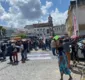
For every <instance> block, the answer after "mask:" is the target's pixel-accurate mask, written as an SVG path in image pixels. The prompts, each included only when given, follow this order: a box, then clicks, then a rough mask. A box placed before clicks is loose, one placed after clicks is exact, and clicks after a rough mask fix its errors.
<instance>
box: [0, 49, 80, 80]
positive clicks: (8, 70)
mask: <svg viewBox="0 0 85 80" xmlns="http://www.w3.org/2000/svg"><path fill="white" fill-rule="evenodd" d="M28 59H30V60H29V61H27V62H26V63H24V64H22V63H21V62H19V65H14V66H13V65H9V64H7V63H8V62H9V60H8V59H7V61H6V62H0V80H60V73H59V68H58V59H57V57H55V56H53V55H52V53H51V51H42V50H39V51H32V52H31V53H30V54H28ZM19 60H20V58H19ZM72 77H73V80H80V75H78V74H75V73H72ZM68 78H69V77H68V76H67V75H64V80H68Z"/></svg>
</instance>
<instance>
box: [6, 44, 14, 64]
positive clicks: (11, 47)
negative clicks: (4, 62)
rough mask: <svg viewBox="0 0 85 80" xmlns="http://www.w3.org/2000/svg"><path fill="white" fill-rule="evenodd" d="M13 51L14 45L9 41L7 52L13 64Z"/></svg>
mask: <svg viewBox="0 0 85 80" xmlns="http://www.w3.org/2000/svg"><path fill="white" fill-rule="evenodd" d="M12 52H13V46H12V45H11V43H9V44H8V48H7V53H8V54H9V60H10V62H9V64H13V59H12V55H13V53H12Z"/></svg>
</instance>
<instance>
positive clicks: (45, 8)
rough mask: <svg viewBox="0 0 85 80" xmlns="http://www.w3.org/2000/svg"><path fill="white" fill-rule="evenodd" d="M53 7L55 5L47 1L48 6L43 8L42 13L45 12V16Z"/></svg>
mask: <svg viewBox="0 0 85 80" xmlns="http://www.w3.org/2000/svg"><path fill="white" fill-rule="evenodd" d="M52 5H53V3H52V2H50V1H46V5H44V6H42V12H43V14H44V15H45V14H47V12H48V9H49V8H50V7H51V6H52Z"/></svg>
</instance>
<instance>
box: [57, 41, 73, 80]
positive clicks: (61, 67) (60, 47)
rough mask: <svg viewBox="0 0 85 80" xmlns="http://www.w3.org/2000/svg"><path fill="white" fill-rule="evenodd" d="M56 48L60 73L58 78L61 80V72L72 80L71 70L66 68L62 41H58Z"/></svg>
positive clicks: (66, 61)
mask: <svg viewBox="0 0 85 80" xmlns="http://www.w3.org/2000/svg"><path fill="white" fill-rule="evenodd" d="M57 49H58V63H59V70H60V74H61V79H60V80H63V74H66V75H69V80H72V76H71V71H70V69H69V68H68V59H67V56H66V54H65V52H64V48H63V41H59V45H57Z"/></svg>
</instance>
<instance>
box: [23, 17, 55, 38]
mask: <svg viewBox="0 0 85 80" xmlns="http://www.w3.org/2000/svg"><path fill="white" fill-rule="evenodd" d="M24 28H25V29H27V31H28V32H27V33H28V35H30V36H37V37H41V38H42V37H49V36H52V35H53V33H54V31H53V21H52V17H51V15H49V17H48V22H47V23H38V24H33V25H26V26H25V27H24Z"/></svg>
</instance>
